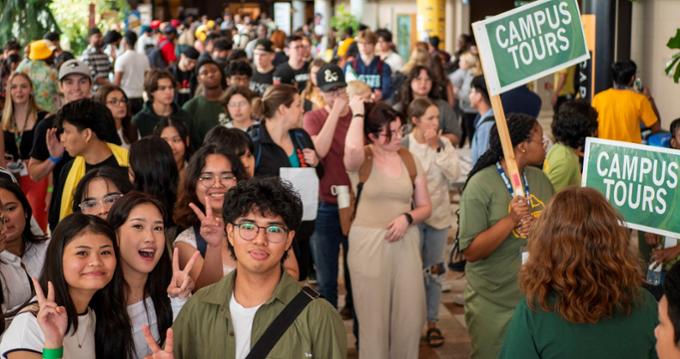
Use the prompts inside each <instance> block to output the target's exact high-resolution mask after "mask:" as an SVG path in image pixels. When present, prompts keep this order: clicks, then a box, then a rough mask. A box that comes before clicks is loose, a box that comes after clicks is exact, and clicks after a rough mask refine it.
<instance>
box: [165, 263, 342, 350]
mask: <svg viewBox="0 0 680 359" xmlns="http://www.w3.org/2000/svg"><path fill="white" fill-rule="evenodd" d="M235 276H236V271H233V272H232V273H230V274H229V275H227V276H226V277H224V278H222V280H220V281H219V282H217V283H215V284H213V285H211V286H208V287H205V288H203V289H201V290H199V291H198V292H197V293H196V294H195V295H194V296H193V297H192V298H191V299H189V301H188V302H187V303H186V304H185V305H184V307H183V308H182V311H181V312H180V313H179V315H178V316H177V319H176V320H175V323H174V324H173V326H172V329H173V332H174V355H175V358H177V359H182V358H185V359H203V358H220V359H223V358H227V359H232V358H234V356H235V355H236V349H235V348H236V341H235V337H234V327H233V323H232V322H231V315H230V313H229V300H230V299H231V296H232V293H233V290H234V279H235ZM300 290H301V287H300V286H299V285H298V284H297V282H295V280H294V279H293V278H291V277H290V276H289V275H288V274H286V273H285V272H284V274H283V275H282V276H281V280H280V281H279V284H278V285H277V286H276V289H275V290H274V293H273V295H272V297H271V298H270V299H269V300H268V301H267V302H265V303H264V304H263V305H262V306H261V307H260V308H259V309H258V310H257V313H256V314H255V319H254V320H253V329H252V333H251V340H250V343H251V346H252V345H255V343H256V342H257V340H258V339H259V338H260V337H261V336H262V334H263V333H264V331H265V330H266V329H267V327H269V324H270V323H271V322H272V321H273V320H274V318H276V316H277V315H279V313H280V312H281V311H282V310H283V308H284V307H285V306H286V305H287V304H288V303H289V302H290V301H291V300H293V298H294V297H295V296H296V295H297V294H298V292H300ZM346 340H347V338H346V333H345V328H344V326H343V324H342V320H341V319H340V316H339V315H338V313H337V312H336V311H335V309H334V308H333V307H332V306H331V305H330V304H329V303H328V302H327V301H326V300H324V299H321V298H317V299H315V300H313V301H312V302H311V303H309V305H307V307H306V308H305V309H304V310H303V311H302V312H301V313H300V315H299V316H298V317H297V319H295V321H294V322H293V324H291V326H290V327H289V328H288V330H286V332H285V333H284V334H283V336H282V337H281V338H280V339H279V341H278V342H277V343H276V345H274V347H273V348H272V350H271V352H269V355H268V356H267V358H291V359H296V358H300V359H311V358H323V359H334V358H346V357H347V343H346Z"/></svg>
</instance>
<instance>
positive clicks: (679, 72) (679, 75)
mask: <svg viewBox="0 0 680 359" xmlns="http://www.w3.org/2000/svg"><path fill="white" fill-rule="evenodd" d="M678 81H680V66H676V67H675V74H674V75H673V82H675V83H676V84H677V83H678Z"/></svg>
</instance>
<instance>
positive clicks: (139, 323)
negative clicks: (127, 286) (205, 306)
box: [127, 298, 187, 358]
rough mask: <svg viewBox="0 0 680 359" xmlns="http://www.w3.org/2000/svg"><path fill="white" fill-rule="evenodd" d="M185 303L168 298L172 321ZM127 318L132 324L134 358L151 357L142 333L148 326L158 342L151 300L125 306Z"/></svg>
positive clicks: (147, 299) (156, 325) (154, 311)
mask: <svg viewBox="0 0 680 359" xmlns="http://www.w3.org/2000/svg"><path fill="white" fill-rule="evenodd" d="M186 302H187V299H186V298H185V299H180V298H170V306H171V307H172V320H173V321H175V318H177V315H178V314H179V311H180V310H182V306H184V303H186ZM127 311H128V316H130V324H132V340H133V341H134V343H135V357H136V358H144V357H145V356H147V355H151V349H150V348H149V346H148V345H147V344H146V340H145V339H144V332H143V331H142V327H143V326H144V325H148V326H149V329H151V335H153V338H154V339H155V340H156V342H158V340H160V338H161V337H160V335H159V332H158V318H157V317H156V309H154V306H153V301H152V300H151V298H146V299H145V300H144V301H139V302H137V303H135V304H130V305H128V306H127Z"/></svg>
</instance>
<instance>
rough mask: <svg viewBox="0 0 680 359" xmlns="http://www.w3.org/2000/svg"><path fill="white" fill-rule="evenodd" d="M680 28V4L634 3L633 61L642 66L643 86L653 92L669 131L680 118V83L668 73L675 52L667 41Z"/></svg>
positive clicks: (654, 0) (675, 1) (659, 0)
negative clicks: (667, 74) (675, 81)
mask: <svg viewBox="0 0 680 359" xmlns="http://www.w3.org/2000/svg"><path fill="white" fill-rule="evenodd" d="M679 27H680V1H678V0H642V1H636V2H635V3H634V4H633V23H632V35H631V37H632V39H631V58H632V59H633V61H635V62H636V63H637V65H638V69H639V70H638V75H639V76H640V78H641V79H642V82H643V85H644V86H646V87H648V88H649V89H650V90H651V92H652V96H653V97H654V100H655V101H656V105H657V107H658V108H659V112H660V115H661V121H662V122H661V124H662V127H663V128H665V129H668V127H669V125H670V122H671V121H672V120H673V119H676V118H679V117H680V84H676V83H674V82H673V79H672V78H670V77H668V76H666V74H665V73H664V68H665V67H666V63H667V62H668V60H669V59H670V58H671V56H672V55H673V53H674V52H673V51H672V50H670V49H668V48H667V47H666V42H668V39H670V38H671V36H673V35H675V31H676V29H677V28H679ZM675 51H677V50H675Z"/></svg>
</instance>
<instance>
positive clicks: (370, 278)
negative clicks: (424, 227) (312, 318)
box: [347, 226, 426, 359]
mask: <svg viewBox="0 0 680 359" xmlns="http://www.w3.org/2000/svg"><path fill="white" fill-rule="evenodd" d="M384 236H385V230H383V229H376V228H365V227H352V228H351V230H350V232H349V251H348V258H347V261H348V267H349V271H350V275H351V278H352V292H353V297H354V309H355V310H356V314H357V318H358V320H359V358H360V359H400V358H404V359H415V358H418V350H419V345H420V334H421V331H422V328H423V325H424V324H425V317H426V309H425V285H424V282H423V266H422V261H421V257H420V248H419V242H420V238H419V233H418V228H417V227H416V226H411V227H410V228H409V229H408V231H407V232H406V235H405V236H404V237H403V238H402V239H400V240H399V241H397V242H392V243H390V242H387V241H386V240H385V238H384Z"/></svg>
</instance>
